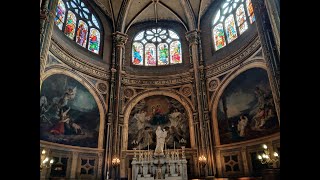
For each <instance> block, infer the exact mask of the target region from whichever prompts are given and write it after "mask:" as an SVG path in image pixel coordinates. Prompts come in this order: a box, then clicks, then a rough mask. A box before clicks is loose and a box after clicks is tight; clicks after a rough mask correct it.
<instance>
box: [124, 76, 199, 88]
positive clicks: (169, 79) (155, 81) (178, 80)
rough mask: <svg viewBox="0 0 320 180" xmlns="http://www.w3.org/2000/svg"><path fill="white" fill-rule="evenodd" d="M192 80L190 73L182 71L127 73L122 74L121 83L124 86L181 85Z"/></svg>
mask: <svg viewBox="0 0 320 180" xmlns="http://www.w3.org/2000/svg"><path fill="white" fill-rule="evenodd" d="M192 82H193V77H192V76H191V75H190V73H183V74H178V75H172V76H164V77H159V76H156V77H155V76H149V77H146V76H136V75H127V74H124V75H123V76H122V83H123V84H124V85H126V86H137V87H141V86H143V87H145V86H149V87H159V86H172V85H183V84H189V83H192Z"/></svg>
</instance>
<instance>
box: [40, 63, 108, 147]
mask: <svg viewBox="0 0 320 180" xmlns="http://www.w3.org/2000/svg"><path fill="white" fill-rule="evenodd" d="M43 79H44V81H43V84H42V87H41V92H40V101H41V102H42V103H40V111H41V109H42V108H45V109H42V112H41V115H40V116H42V117H40V139H42V140H44V141H49V142H53V143H56V144H57V146H65V147H68V146H70V145H71V146H80V147H89V148H98V149H102V148H103V136H104V133H103V132H104V123H105V122H104V119H105V109H106V108H105V107H104V103H103V101H102V97H101V96H100V95H99V94H98V93H97V92H96V90H95V89H94V86H93V85H91V84H90V83H89V82H88V81H87V80H86V79H85V78H84V77H80V76H79V75H75V74H73V73H72V72H69V71H66V70H64V69H56V68H55V69H50V70H48V71H47V72H46V73H45V75H44V78H43ZM44 97H45V98H44ZM45 101H46V102H45ZM43 103H47V106H46V107H43ZM41 104H42V106H41ZM69 108H70V109H69ZM62 113H63V114H64V116H65V117H63V118H62ZM67 118H69V120H66V119H67ZM62 119H63V121H66V122H64V123H60V124H59V121H61V120H62ZM62 125H63V127H62ZM62 129H64V130H62Z"/></svg>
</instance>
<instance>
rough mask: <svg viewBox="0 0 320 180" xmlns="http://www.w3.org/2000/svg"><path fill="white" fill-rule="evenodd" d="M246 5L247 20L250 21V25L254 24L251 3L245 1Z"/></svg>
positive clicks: (248, 0) (247, 0) (254, 18)
mask: <svg viewBox="0 0 320 180" xmlns="http://www.w3.org/2000/svg"><path fill="white" fill-rule="evenodd" d="M246 5H247V11H248V14H249V17H250V18H249V19H250V23H251V24H252V23H254V21H255V20H256V17H255V16H254V13H253V6H252V3H251V0H246Z"/></svg>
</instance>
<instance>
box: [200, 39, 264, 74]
mask: <svg viewBox="0 0 320 180" xmlns="http://www.w3.org/2000/svg"><path fill="white" fill-rule="evenodd" d="M260 46H261V41H260V39H259V37H258V36H257V37H256V38H255V39H254V40H253V42H252V43H251V44H250V45H249V46H248V47H247V48H246V49H245V50H243V51H241V52H240V53H238V54H237V55H234V54H232V55H230V56H229V57H227V58H225V60H223V61H222V62H218V63H215V64H213V65H210V66H208V67H206V69H207V70H206V75H207V77H212V76H216V75H218V74H220V73H222V72H225V71H227V70H230V69H231V68H233V67H235V66H237V65H239V64H240V63H241V62H243V61H245V60H246V59H247V58H248V57H249V56H251V55H252V54H253V53H254V52H256V51H257V50H258V49H259V48H260Z"/></svg>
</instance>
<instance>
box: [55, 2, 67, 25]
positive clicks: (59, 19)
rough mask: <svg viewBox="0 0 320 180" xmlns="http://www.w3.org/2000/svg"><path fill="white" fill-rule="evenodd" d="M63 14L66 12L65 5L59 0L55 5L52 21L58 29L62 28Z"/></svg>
mask: <svg viewBox="0 0 320 180" xmlns="http://www.w3.org/2000/svg"><path fill="white" fill-rule="evenodd" d="M65 14H66V7H65V5H64V3H63V1H62V0H59V1H58V5H57V11H56V17H55V18H54V22H55V24H56V25H57V26H58V28H59V29H60V30H62V26H63V23H64V17H65Z"/></svg>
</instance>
